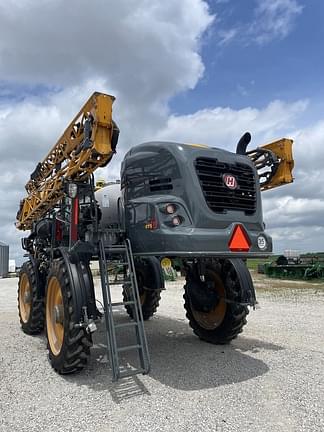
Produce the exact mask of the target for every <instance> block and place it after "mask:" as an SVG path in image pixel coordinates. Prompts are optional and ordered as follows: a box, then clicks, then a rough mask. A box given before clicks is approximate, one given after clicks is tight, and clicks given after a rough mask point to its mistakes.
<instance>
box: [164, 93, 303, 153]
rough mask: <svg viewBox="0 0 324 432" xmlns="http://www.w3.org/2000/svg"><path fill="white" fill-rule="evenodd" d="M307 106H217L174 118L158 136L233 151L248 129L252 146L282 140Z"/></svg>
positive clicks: (284, 104)
mask: <svg viewBox="0 0 324 432" xmlns="http://www.w3.org/2000/svg"><path fill="white" fill-rule="evenodd" d="M306 107H307V101H303V100H301V101H297V102H295V103H291V104H288V103H285V102H282V101H279V100H277V101H273V102H271V103H270V104H269V105H268V106H266V107H265V108H264V109H256V108H252V107H247V108H243V109H240V110H234V109H231V108H223V107H217V108H213V109H203V110H200V111H197V112H195V113H194V114H189V115H182V116H181V115H171V116H169V118H168V122H167V125H166V126H165V127H164V129H162V130H160V131H159V132H158V133H157V137H158V138H160V139H169V140H175V141H177V140H178V141H185V142H196V143H199V142H200V143H205V144H208V145H211V146H216V147H223V148H226V149H228V150H233V151H234V150H235V145H236V143H237V141H238V139H239V138H240V136H241V135H242V134H243V133H244V132H245V131H247V130H248V131H250V132H251V133H252V143H251V145H257V144H258V145H260V144H262V143H265V142H267V141H270V140H273V139H274V138H276V137H278V138H279V137H280V134H281V133H283V132H285V131H287V130H289V129H291V128H293V127H294V125H295V121H296V119H297V118H298V116H299V115H300V114H301V113H302V112H303V111H304V110H305V109H306Z"/></svg>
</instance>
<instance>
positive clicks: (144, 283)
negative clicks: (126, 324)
mask: <svg viewBox="0 0 324 432" xmlns="http://www.w3.org/2000/svg"><path fill="white" fill-rule="evenodd" d="M153 266H155V271H153ZM135 267H136V279H137V286H138V291H139V295H140V301H141V306H142V314H143V320H144V321H147V320H148V319H149V318H151V317H152V316H153V315H154V314H155V312H156V311H157V308H158V307H159V304H160V300H161V290H162V289H163V288H164V279H163V275H162V271H161V270H158V269H160V264H159V261H158V260H156V259H155V258H154V259H153V258H150V259H146V260H140V261H138V262H136V263H135ZM130 299H131V298H130V295H129V292H128V289H127V286H125V285H124V286H123V300H124V301H128V300H130ZM125 309H126V311H127V313H128V315H129V316H130V317H131V318H132V319H133V318H134V309H133V307H132V306H130V305H126V306H125Z"/></svg>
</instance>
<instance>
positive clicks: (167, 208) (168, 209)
mask: <svg viewBox="0 0 324 432" xmlns="http://www.w3.org/2000/svg"><path fill="white" fill-rule="evenodd" d="M160 211H161V212H162V213H166V214H173V213H175V212H176V211H177V206H176V205H175V204H172V203H169V204H166V205H165V206H163V207H160Z"/></svg>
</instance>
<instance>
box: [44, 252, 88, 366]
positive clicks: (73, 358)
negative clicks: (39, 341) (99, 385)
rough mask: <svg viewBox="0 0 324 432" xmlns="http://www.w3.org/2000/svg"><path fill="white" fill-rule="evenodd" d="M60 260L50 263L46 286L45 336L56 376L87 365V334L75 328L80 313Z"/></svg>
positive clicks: (77, 325)
mask: <svg viewBox="0 0 324 432" xmlns="http://www.w3.org/2000/svg"><path fill="white" fill-rule="evenodd" d="M78 295H81V293H78V292H76V291H75V290H74V289H73V287H72V284H71V280H70V276H69V272H68V269H67V265H66V263H65V261H64V260H63V259H57V260H54V261H53V263H52V267H51V269H50V272H49V275H48V278H47V286H46V336H47V342H48V351H49V360H50V363H51V365H52V367H53V368H54V369H55V370H56V371H57V372H58V373H60V374H69V373H74V372H78V371H80V370H82V369H83V368H84V366H85V365H86V364H87V361H88V358H89V355H90V347H91V345H92V339H91V334H88V333H87V332H86V330H85V329H84V328H83V327H80V326H79V323H80V320H81V316H82V310H80V308H79V306H78V305H79V304H80V301H79V299H78V298H77V296H78Z"/></svg>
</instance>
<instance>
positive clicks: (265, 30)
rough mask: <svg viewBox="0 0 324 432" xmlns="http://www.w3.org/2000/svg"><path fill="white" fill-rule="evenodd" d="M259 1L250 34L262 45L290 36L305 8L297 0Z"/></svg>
mask: <svg viewBox="0 0 324 432" xmlns="http://www.w3.org/2000/svg"><path fill="white" fill-rule="evenodd" d="M257 3H258V5H257V8H256V10H255V19H254V21H253V23H252V25H251V32H250V35H251V36H252V37H253V38H254V40H255V41H256V42H257V43H258V44H260V45H263V44H265V43H267V42H270V41H271V40H273V39H284V38H285V37H286V36H288V34H289V33H290V32H291V31H292V29H293V27H294V24H295V20H296V18H297V16H298V15H300V14H301V12H302V10H303V6H301V5H300V4H299V3H298V2H297V0H271V1H269V0H257Z"/></svg>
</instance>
